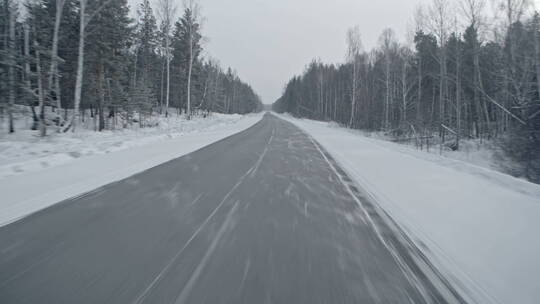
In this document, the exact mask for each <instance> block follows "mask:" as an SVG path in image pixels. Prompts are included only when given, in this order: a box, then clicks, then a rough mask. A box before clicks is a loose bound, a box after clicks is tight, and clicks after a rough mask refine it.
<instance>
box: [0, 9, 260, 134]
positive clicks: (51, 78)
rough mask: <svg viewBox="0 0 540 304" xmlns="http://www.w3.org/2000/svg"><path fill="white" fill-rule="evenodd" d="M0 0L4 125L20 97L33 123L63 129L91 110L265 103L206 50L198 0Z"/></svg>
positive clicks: (135, 118) (238, 108)
mask: <svg viewBox="0 0 540 304" xmlns="http://www.w3.org/2000/svg"><path fill="white" fill-rule="evenodd" d="M20 5H21V4H20V3H19V1H18V0H1V2H0V35H1V36H0V37H1V42H2V43H1V45H0V111H1V112H0V115H1V116H2V117H5V116H7V119H8V124H7V125H8V128H9V130H8V131H9V132H10V133H13V132H15V131H16V128H15V124H14V119H15V118H14V115H15V114H16V113H17V111H18V109H20V108H21V107H24V108H27V109H29V110H28V113H29V115H32V118H33V122H34V123H33V125H32V129H34V130H39V133H40V134H41V135H42V136H45V135H46V134H47V130H48V129H49V130H50V129H52V130H54V131H55V132H67V131H69V130H75V128H76V127H77V124H80V123H82V122H84V121H85V120H89V119H91V120H93V121H94V123H95V128H96V130H98V131H101V130H105V129H113V128H115V127H117V124H118V123H119V122H121V126H120V127H122V125H123V126H124V127H125V126H126V124H131V123H133V122H137V123H139V124H140V125H141V126H145V121H147V118H148V117H151V116H152V115H155V114H156V113H159V114H162V115H166V116H168V115H170V114H171V110H173V111H176V112H177V113H185V114H186V116H187V118H188V119H189V118H191V116H192V115H194V114H196V113H208V112H219V113H227V114H230V113H240V114H244V113H249V112H254V111H258V110H260V109H261V108H262V104H261V101H260V98H259V97H258V95H257V94H256V93H255V92H254V90H253V89H252V88H251V87H250V86H249V85H248V84H246V83H244V82H243V81H242V80H241V79H240V78H239V77H238V76H237V75H236V73H235V72H234V71H233V70H232V69H230V68H229V69H227V70H223V69H222V68H221V67H220V65H219V63H218V62H217V61H216V60H213V59H210V58H203V55H202V51H203V36H202V32H201V21H202V17H201V16H200V8H199V5H198V4H197V3H196V2H195V1H194V0H186V1H184V3H183V6H182V7H181V8H182V12H181V16H180V17H179V18H178V19H176V12H177V7H176V4H175V1H173V0H158V1H157V6H156V11H157V14H154V9H153V7H152V6H151V4H150V1H149V0H141V2H140V4H138V6H137V10H136V18H134V19H133V18H131V17H130V8H129V7H128V4H127V0H92V1H88V0H26V2H24V3H23V4H22V6H20Z"/></svg>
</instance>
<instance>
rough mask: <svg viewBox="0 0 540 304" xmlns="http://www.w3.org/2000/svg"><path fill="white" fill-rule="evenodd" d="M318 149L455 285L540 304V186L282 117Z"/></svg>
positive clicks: (476, 293)
mask: <svg viewBox="0 0 540 304" xmlns="http://www.w3.org/2000/svg"><path fill="white" fill-rule="evenodd" d="M279 117H281V118H283V119H285V120H288V121H290V122H292V123H294V124H295V125H297V126H298V127H300V128H301V129H302V130H304V131H305V132H307V133H308V134H310V135H311V136H312V137H313V138H314V139H315V140H316V141H318V142H319V143H320V144H321V145H322V146H323V147H324V148H325V149H326V150H327V151H328V152H329V153H330V154H331V155H332V156H333V157H334V158H335V159H336V160H337V162H338V163H339V164H340V165H341V167H342V168H343V169H345V170H346V171H347V173H348V174H349V175H350V176H351V177H352V178H354V179H355V181H356V182H357V183H358V184H359V185H360V186H361V187H362V188H363V189H365V190H366V191H368V192H369V194H370V195H371V196H372V197H373V198H375V199H376V201H377V202H378V203H379V204H380V207H381V208H382V209H383V210H384V211H385V212H386V213H388V214H389V215H390V216H391V217H392V218H393V220H395V221H396V222H397V224H398V225H399V226H401V229H403V230H404V231H405V232H406V233H407V234H408V235H409V237H410V238H411V239H412V240H413V241H414V242H415V243H416V246H417V247H418V248H419V249H420V250H422V251H423V253H424V254H425V255H426V256H427V257H428V258H429V259H430V261H431V262H432V263H433V264H434V265H435V266H436V267H437V268H438V269H439V271H441V272H442V273H444V275H445V276H446V277H447V279H448V280H449V281H451V282H452V285H453V286H454V287H455V288H456V289H457V290H460V291H461V292H462V293H463V296H465V297H466V298H469V299H470V300H471V302H478V303H523V304H527V303H531V304H532V303H537V299H538V298H540V288H539V287H540V279H538V273H540V238H539V237H538V235H537V234H538V231H540V221H539V220H538V219H539V218H540V186H539V185H536V184H532V183H528V182H525V181H522V180H519V179H515V178H513V177H511V176H507V175H504V174H501V173H498V172H495V171H490V170H488V169H484V168H479V167H476V166H473V165H469V164H466V163H462V162H459V161H455V160H450V159H447V158H444V157H437V156H434V155H432V154H427V153H424V152H421V151H416V150H414V149H409V148H407V147H403V146H401V145H398V144H393V143H388V142H383V141H380V140H374V139H370V138H366V137H364V136H362V135H361V134H359V133H358V132H354V131H351V130H348V129H344V128H337V127H334V126H331V125H329V124H328V123H323V122H315V121H310V120H300V119H295V118H292V117H290V116H284V115H279Z"/></svg>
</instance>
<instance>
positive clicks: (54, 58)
mask: <svg viewBox="0 0 540 304" xmlns="http://www.w3.org/2000/svg"><path fill="white" fill-rule="evenodd" d="M64 3H65V0H56V16H55V19H54V30H53V40H52V50H51V67H50V71H49V81H48V92H49V94H50V93H51V92H52V91H53V87H54V88H55V89H54V91H55V96H56V109H57V119H58V125H61V120H62V116H61V114H60V113H61V109H62V102H61V99H60V92H59V91H58V87H57V86H56V85H55V83H54V79H55V78H56V79H58V75H57V69H58V40H59V38H58V36H59V32H60V22H61V20H62V12H63V10H64ZM49 97H51V96H49ZM51 100H52V98H51Z"/></svg>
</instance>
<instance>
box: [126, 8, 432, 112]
mask: <svg viewBox="0 0 540 304" xmlns="http://www.w3.org/2000/svg"><path fill="white" fill-rule="evenodd" d="M154 1H155V0H154ZM428 1H429V0H200V4H201V6H202V14H203V15H204V17H205V22H204V27H203V34H204V35H205V36H206V37H207V38H208V41H207V43H206V45H205V49H206V51H207V55H210V56H212V57H214V58H216V59H218V60H219V61H220V62H221V64H222V66H223V67H224V68H225V67H227V66H231V67H233V68H234V69H236V71H237V72H238V74H239V76H240V77H241V78H242V79H243V80H244V81H246V82H248V83H250V84H251V85H252V86H253V88H254V89H255V90H256V91H257V93H258V94H259V95H260V96H261V98H262V99H263V102H264V103H273V102H274V101H275V100H276V99H277V98H279V97H280V96H281V93H282V90H283V87H284V85H285V83H286V82H287V81H288V80H289V79H290V78H291V77H292V76H294V75H297V74H299V73H301V72H302V70H303V69H304V67H305V65H306V64H308V63H309V62H310V61H311V60H312V59H313V58H320V59H321V60H323V61H324V62H342V61H343V60H344V56H345V50H346V44H345V34H346V31H347V29H348V28H350V27H352V26H354V25H359V26H360V30H361V32H362V39H363V43H364V46H365V48H366V49H370V48H371V47H373V46H375V45H376V43H377V38H378V36H379V34H380V33H381V32H382V30H383V29H384V28H386V27H391V28H393V29H394V30H395V31H396V33H397V34H398V36H399V37H400V39H403V37H404V36H405V33H406V31H407V26H408V24H410V23H411V19H412V16H413V13H414V9H415V7H416V6H417V5H418V3H421V2H423V3H427V2H428ZM138 2H139V0H130V3H132V7H133V4H136V3H138ZM178 3H179V6H180V4H181V0H178Z"/></svg>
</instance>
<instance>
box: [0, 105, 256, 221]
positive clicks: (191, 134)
mask: <svg viewBox="0 0 540 304" xmlns="http://www.w3.org/2000/svg"><path fill="white" fill-rule="evenodd" d="M261 118H262V114H251V115H247V116H242V115H221V114H213V115H212V116H210V117H208V118H202V117H198V118H194V119H193V120H190V121H186V120H185V119H183V118H180V117H178V116H174V115H173V116H171V117H170V118H167V119H166V118H160V119H159V125H158V126H156V127H154V128H144V129H126V130H117V131H107V132H102V133H99V132H94V131H89V130H83V129H81V131H78V132H76V133H67V134H52V135H51V136H48V137H46V138H44V139H41V138H39V137H36V135H35V134H36V133H35V131H34V132H32V131H24V130H19V131H18V132H17V133H15V134H14V135H8V134H1V135H0V193H1V200H0V226H2V225H5V224H8V223H10V222H13V221H14V220H17V219H19V218H21V217H24V216H26V215H28V214H31V213H33V212H36V211H38V210H41V209H43V208H46V207H48V206H51V205H53V204H55V203H58V202H60V201H62V200H65V199H68V198H70V197H73V196H76V195H80V194H82V193H85V192H88V191H92V190H94V189H96V188H99V187H101V186H104V185H107V184H109V183H111V182H115V181H118V180H121V179H124V178H127V177H129V176H131V175H133V174H136V173H138V172H141V171H144V170H146V169H149V168H152V167H155V166H157V165H159V164H161V163H164V162H167V161H169V160H172V159H175V158H177V157H180V156H182V155H186V154H189V153H191V152H193V151H196V150H198V149H200V148H202V147H204V146H207V145H209V144H211V143H213V142H216V141H218V140H221V139H223V138H225V137H228V136H230V135H233V134H235V133H238V132H240V131H243V130H245V129H247V128H249V127H250V126H252V125H254V124H255V123H257V122H258V121H259V120H260V119H261Z"/></svg>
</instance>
